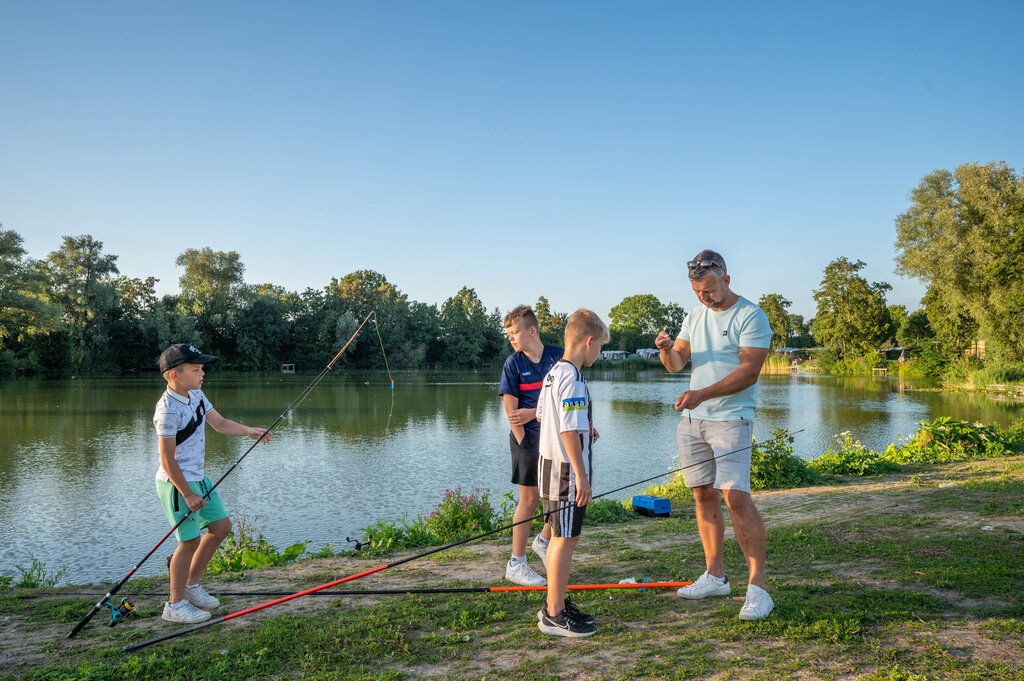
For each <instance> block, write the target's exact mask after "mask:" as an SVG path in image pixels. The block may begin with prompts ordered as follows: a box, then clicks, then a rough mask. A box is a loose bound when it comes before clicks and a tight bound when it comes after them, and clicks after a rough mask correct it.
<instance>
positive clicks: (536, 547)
mask: <svg viewBox="0 0 1024 681" xmlns="http://www.w3.org/2000/svg"><path fill="white" fill-rule="evenodd" d="M530 548H531V549H533V552H534V553H536V554H537V555H538V556H540V562H542V563H544V569H545V570H547V569H548V545H547V544H545V543H541V538H540V535H539V534H538V535H537V536H536V537H534V538H533V543H532V544H530Z"/></svg>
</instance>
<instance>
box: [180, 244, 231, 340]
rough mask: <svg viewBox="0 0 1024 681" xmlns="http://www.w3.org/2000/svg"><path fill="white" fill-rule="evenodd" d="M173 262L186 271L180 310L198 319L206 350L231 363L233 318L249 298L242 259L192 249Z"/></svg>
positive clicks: (226, 253)
mask: <svg viewBox="0 0 1024 681" xmlns="http://www.w3.org/2000/svg"><path fill="white" fill-rule="evenodd" d="M174 262H175V264H176V265H178V266H179V267H183V268H184V272H183V273H182V275H181V277H180V278H179V279H178V285H179V286H180V287H181V294H180V295H179V297H178V306H179V308H180V309H181V311H182V312H184V313H185V314H187V315H190V316H192V317H193V319H194V320H195V326H196V329H197V330H198V331H199V334H200V336H201V338H202V344H203V346H204V347H203V350H204V351H207V352H212V353H214V354H218V355H227V356H228V359H229V360H230V359H231V356H232V355H233V354H234V353H233V350H234V343H233V342H232V337H231V334H232V326H233V323H234V322H233V320H232V318H231V317H232V315H233V314H234V312H235V311H236V310H237V309H238V308H239V307H240V306H241V305H242V304H243V302H244V300H245V296H246V289H245V280H244V274H245V265H243V264H242V258H241V256H240V255H239V254H238V253H237V252H235V251H226V252H225V251H215V250H213V249H212V248H209V247H205V248H198V249H197V248H190V249H188V250H186V251H185V252H183V253H182V254H181V255H179V256H178V257H177V259H176V260H175V261H174ZM182 342H184V341H182Z"/></svg>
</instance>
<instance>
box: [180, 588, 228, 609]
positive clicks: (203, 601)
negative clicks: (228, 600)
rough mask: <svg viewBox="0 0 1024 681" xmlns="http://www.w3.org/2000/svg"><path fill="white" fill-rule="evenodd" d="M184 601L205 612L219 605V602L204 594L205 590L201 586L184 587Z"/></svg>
mask: <svg viewBox="0 0 1024 681" xmlns="http://www.w3.org/2000/svg"><path fill="white" fill-rule="evenodd" d="M185 600H187V601H188V602H189V603H191V604H192V605H194V606H196V607H197V608H204V609H206V610H210V609H211V608H216V607H217V606H218V605H220V601H218V600H217V599H216V598H214V597H213V596H211V595H210V594H208V593H206V589H204V588H203V585H202V584H196V585H195V586H187V587H185Z"/></svg>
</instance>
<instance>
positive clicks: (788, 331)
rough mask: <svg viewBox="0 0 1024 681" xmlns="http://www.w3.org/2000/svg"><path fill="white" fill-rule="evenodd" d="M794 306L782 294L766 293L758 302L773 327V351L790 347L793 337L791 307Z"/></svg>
mask: <svg viewBox="0 0 1024 681" xmlns="http://www.w3.org/2000/svg"><path fill="white" fill-rule="evenodd" d="M792 304H793V303H791V302H790V301H788V300H786V299H785V298H783V297H782V294H780V293H766V294H764V295H763V296H761V299H760V300H758V301H757V305H758V307H760V308H761V309H762V310H764V313H765V314H766V315H768V324H769V325H770V326H771V327H772V334H773V335H772V345H771V349H772V350H778V349H779V348H784V347H786V346H788V345H789V339H790V337H791V336H792V335H793V326H792V324H793V317H792V315H790V314H789V306H790V305H792Z"/></svg>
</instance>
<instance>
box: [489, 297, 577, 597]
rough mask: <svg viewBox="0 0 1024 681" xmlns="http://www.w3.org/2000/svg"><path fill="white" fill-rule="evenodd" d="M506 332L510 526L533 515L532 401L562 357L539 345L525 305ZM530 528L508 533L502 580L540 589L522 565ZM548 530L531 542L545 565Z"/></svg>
mask: <svg viewBox="0 0 1024 681" xmlns="http://www.w3.org/2000/svg"><path fill="white" fill-rule="evenodd" d="M505 333H506V334H508V342H509V343H510V344H511V345H512V349H513V350H514V351H515V352H513V353H512V354H511V355H509V356H508V359H506V360H505V366H504V367H503V368H502V370H501V385H500V386H499V388H498V394H499V395H501V396H502V398H503V400H504V402H505V413H506V414H507V415H508V423H509V426H511V428H512V432H511V433H509V447H510V448H511V450H512V483H513V484H516V485H519V503H518V504H517V505H516V512H515V514H514V515H513V516H512V519H513V522H520V521H524V520H526V519H527V518H531V517H533V516H535V515H536V514H537V501H538V500H539V499H540V495H539V492H538V491H537V457H538V450H537V442H538V440H539V438H540V424H539V423H538V422H537V420H536V418H535V417H536V414H537V396H538V395H539V394H540V386H541V381H542V380H543V379H544V376H545V375H547V373H548V371H549V370H550V369H551V367H552V366H554V364H555V362H557V361H558V360H559V359H561V357H562V348H559V347H554V346H551V345H544V343H542V342H541V340H540V324H539V323H538V322H537V315H535V314H534V313H533V310H531V309H530V306H529V305H520V306H519V307H517V308H515V309H514V310H512V311H511V312H509V313H508V314H507V315H506V316H505ZM529 538H530V524H529V523H525V522H524V523H522V524H521V525H516V526H515V527H513V528H512V558H511V559H510V560H509V561H508V565H506V566H505V579H507V580H509V581H510V582H513V583H515V584H521V585H523V586H544V585H545V584H547V581H546V580H545V579H544V578H543V577H541V576H540V575H538V574H537V573H536V572H534V570H533V568H531V567H530V566H529V564H528V563H527V562H526V542H527V540H528V539H529ZM550 538H551V526H550V525H549V524H548V523H545V524H544V529H543V531H542V532H541V533H540V534H538V535H537V537H536V538H535V539H534V540H533V551H534V553H536V554H537V555H538V556H540V559H541V561H544V559H545V558H544V556H545V553H546V552H547V546H548V539H550Z"/></svg>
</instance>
